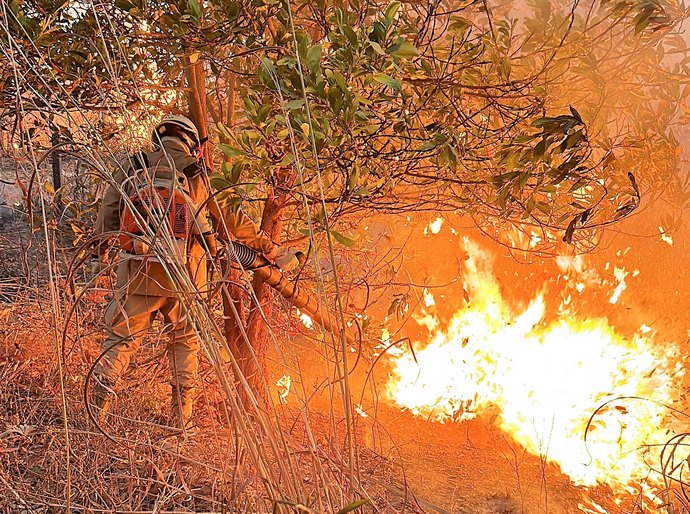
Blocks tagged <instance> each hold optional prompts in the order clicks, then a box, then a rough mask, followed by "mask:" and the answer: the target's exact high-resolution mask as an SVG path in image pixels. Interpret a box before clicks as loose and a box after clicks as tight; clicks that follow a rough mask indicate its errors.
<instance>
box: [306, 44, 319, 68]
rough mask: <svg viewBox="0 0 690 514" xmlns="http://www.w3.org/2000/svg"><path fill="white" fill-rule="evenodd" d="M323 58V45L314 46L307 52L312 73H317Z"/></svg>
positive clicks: (308, 64) (308, 65)
mask: <svg viewBox="0 0 690 514" xmlns="http://www.w3.org/2000/svg"><path fill="white" fill-rule="evenodd" d="M320 60H321V45H314V46H312V47H311V48H310V49H309V51H308V52H307V67H308V68H309V71H311V72H312V73H316V71H317V70H318V69H319V61H320Z"/></svg>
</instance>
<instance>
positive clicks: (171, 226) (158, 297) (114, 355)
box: [93, 116, 298, 428]
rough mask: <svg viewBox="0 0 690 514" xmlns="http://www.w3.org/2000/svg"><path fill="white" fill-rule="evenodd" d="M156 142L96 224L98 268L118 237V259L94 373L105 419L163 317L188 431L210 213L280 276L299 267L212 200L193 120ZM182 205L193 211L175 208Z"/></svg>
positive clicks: (177, 401)
mask: <svg viewBox="0 0 690 514" xmlns="http://www.w3.org/2000/svg"><path fill="white" fill-rule="evenodd" d="M153 142H154V144H155V145H156V149H155V150H154V151H153V152H151V153H149V154H146V156H145V158H144V157H141V158H140V159H137V161H138V162H139V163H140V164H141V165H140V166H137V167H136V168H139V169H133V168H134V167H131V168H130V169H129V170H127V171H121V172H119V173H118V174H117V175H116V176H115V177H114V184H111V186H110V187H109V188H108V190H107V191H106V193H105V196H104V198H103V202H102V205H101V210H100V211H99V214H98V218H97V220H96V224H95V226H94V240H98V241H99V242H98V243H97V244H96V250H97V255H95V256H94V261H95V264H96V265H98V266H99V267H100V266H102V263H103V262H105V260H106V259H105V257H106V256H107V253H108V244H107V241H106V239H107V237H108V236H109V235H115V234H118V236H119V237H118V239H119V242H120V247H121V248H120V259H121V261H120V263H119V265H118V269H117V291H116V293H115V297H114V299H113V301H112V302H111V303H110V305H109V306H108V308H107V309H106V313H105V321H106V334H107V337H106V340H105V342H104V351H103V353H102V355H101V357H100V360H99V362H98V363H97V365H96V366H95V370H94V378H95V380H96V384H95V385H94V389H93V400H94V404H95V405H96V407H98V408H99V409H100V413H99V418H100V419H101V420H104V419H105V416H106V414H107V412H108V409H109V405H110V402H111V398H112V394H111V391H112V389H111V388H112V387H114V386H115V384H116V381H117V379H118V377H119V376H120V375H121V373H122V372H123V371H124V370H125V369H126V368H127V366H128V365H129V361H130V359H131V356H132V355H133V354H134V353H135V352H136V350H137V349H138V347H139V344H140V342H141V340H142V338H143V337H144V336H145V335H146V333H147V331H148V330H149V329H150V328H151V325H152V323H153V321H154V319H155V317H156V315H157V314H159V313H160V314H161V315H162V316H163V320H164V321H165V331H166V332H167V333H168V334H169V335H170V341H169V343H168V346H167V350H168V357H169V360H170V369H171V385H172V393H173V394H172V412H173V415H174V417H175V423H176V424H177V425H178V426H181V427H183V428H186V427H188V426H189V424H190V422H191V416H192V397H193V393H194V386H195V382H196V375H197V352H198V348H199V345H198V338H197V334H196V332H195V330H194V324H193V323H192V322H191V320H190V319H189V316H188V309H187V307H188V306H189V305H190V303H189V302H192V301H200V300H203V299H204V293H205V292H206V289H207V288H208V277H207V273H206V257H207V256H211V257H213V256H214V255H215V247H216V242H215V235H214V233H213V231H211V226H210V224H209V222H208V220H207V219H206V215H207V213H209V214H210V215H211V216H213V218H214V222H215V225H216V227H217V228H218V229H219V231H220V234H221V236H222V237H223V238H224V240H229V238H230V237H233V238H236V239H238V240H239V241H241V242H243V243H244V244H246V245H248V246H249V247H251V248H253V249H254V250H256V251H258V252H261V253H262V254H263V255H264V256H265V257H267V258H268V259H270V260H271V261H272V262H273V263H275V264H276V265H277V266H278V267H280V268H281V269H283V270H289V269H292V268H293V267H295V266H296V265H297V264H298V260H297V257H296V256H295V254H294V253H293V252H292V251H290V250H289V249H287V248H284V247H281V246H279V245H276V244H275V243H274V242H273V241H271V239H270V238H269V237H267V236H266V234H265V233H263V232H262V231H261V230H260V229H259V227H258V226H257V225H256V224H255V223H254V222H253V221H252V220H251V219H249V218H248V217H247V216H245V215H244V213H243V212H242V211H241V210H236V209H232V208H227V206H222V205H219V203H217V202H215V201H210V199H209V190H208V189H207V184H206V183H205V182H204V175H203V173H204V166H203V163H199V162H198V161H197V159H196V157H195V153H196V152H197V150H198V147H199V144H200V141H199V134H198V131H197V129H196V127H195V126H194V124H193V123H192V122H191V121H190V120H189V119H188V118H186V117H184V116H166V117H165V118H163V120H162V121H161V122H160V123H159V124H158V125H157V126H156V128H155V129H154V133H153ZM144 197H145V198H144ZM175 201H177V203H178V204H180V206H181V207H184V206H183V205H182V204H188V207H189V209H184V208H181V209H177V208H176V207H175V208H173V207H172V204H173V203H175ZM207 207H208V208H207ZM128 210H129V211H128ZM128 212H129V213H128ZM178 214H179V218H178V217H177V216H178ZM149 215H150V216H149ZM123 222H125V223H123ZM178 222H179V226H177V225H178ZM123 225H124V226H123ZM137 247H138V248H137ZM99 269H100V268H99Z"/></svg>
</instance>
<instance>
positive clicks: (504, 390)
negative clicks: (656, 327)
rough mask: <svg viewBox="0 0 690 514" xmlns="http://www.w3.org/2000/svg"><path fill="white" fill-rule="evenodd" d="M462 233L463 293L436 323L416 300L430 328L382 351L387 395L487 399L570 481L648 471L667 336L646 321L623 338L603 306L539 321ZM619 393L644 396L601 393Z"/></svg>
mask: <svg viewBox="0 0 690 514" xmlns="http://www.w3.org/2000/svg"><path fill="white" fill-rule="evenodd" d="M465 244H466V247H467V250H468V253H469V254H470V256H471V257H470V259H469V260H468V261H466V289H467V290H468V292H469V296H470V298H471V302H470V303H469V304H468V305H467V306H465V307H464V308H462V309H460V310H459V311H457V312H456V313H455V315H454V316H453V317H452V319H451V320H450V322H449V323H448V325H447V327H446V328H445V329H444V330H439V329H437V328H435V327H437V326H439V325H438V323H436V322H432V321H430V319H429V317H432V318H433V315H431V313H429V312H428V309H427V312H426V313H425V314H426V319H420V320H419V321H420V323H422V324H424V325H425V326H427V327H429V328H430V332H431V333H432V335H431V340H430V341H429V342H428V344H426V346H424V347H422V348H421V349H417V350H416V351H415V352H414V353H412V352H411V351H409V350H404V349H400V350H398V352H397V354H395V355H393V356H392V359H391V363H392V374H391V377H390V380H389V383H388V385H387V390H388V394H389V396H390V398H391V399H392V400H394V401H395V402H396V403H397V404H398V405H400V406H402V407H405V408H406V409H409V410H410V411H411V412H413V413H414V414H417V415H421V416H425V417H429V418H431V419H433V420H436V421H444V420H465V419H469V418H472V417H475V416H477V415H479V414H482V413H485V412H487V411H488V409H489V408H491V409H493V410H496V409H497V410H498V413H499V414H498V417H497V419H496V422H497V423H498V424H499V425H500V427H501V428H502V429H503V430H505V431H506V432H508V433H510V434H511V435H512V437H513V438H514V439H515V440H516V441H517V442H519V443H520V444H521V445H522V446H524V447H525V448H526V449H527V450H528V451H530V452H532V453H534V454H536V455H539V456H542V457H544V458H546V459H548V460H550V461H552V462H555V463H557V464H558V465H559V466H560V468H561V469H562V471H563V472H564V473H566V474H567V475H569V476H570V477H571V478H572V480H573V482H575V483H576V484H578V485H587V486H593V485H596V484H597V483H602V484H608V485H610V486H611V487H612V488H613V489H614V490H617V491H620V492H622V491H625V490H628V491H630V490H631V489H630V487H631V486H632V485H633V484H635V485H639V484H641V483H645V484H649V483H650V481H652V482H656V483H659V482H660V478H661V477H660V476H659V475H658V474H657V475H656V476H655V475H654V473H651V474H650V463H651V464H652V465H656V467H657V468H658V464H657V463H658V458H657V457H658V454H659V449H660V446H651V447H650V446H647V445H662V444H663V443H665V442H666V441H667V440H668V439H669V435H668V431H667V429H668V423H669V420H668V419H667V416H668V414H669V411H668V409H667V408H665V407H664V406H663V405H662V404H669V403H673V401H674V400H675V399H677V398H678V397H679V395H680V393H681V391H682V388H681V385H680V383H681V380H682V374H683V369H682V366H681V362H680V360H679V358H678V349H677V347H676V346H675V345H671V344H666V345H660V344H656V343H655V342H654V341H653V339H652V337H651V336H652V334H650V333H648V332H649V330H648V327H644V329H643V330H642V331H640V333H638V334H637V335H635V336H634V337H632V338H631V339H626V338H624V337H622V336H621V335H619V334H618V333H617V332H616V331H615V330H614V329H613V328H612V327H611V326H610V325H609V324H608V322H607V321H606V319H603V318H602V319H578V318H577V317H576V316H574V315H563V314H561V316H560V317H559V319H558V320H557V321H555V322H553V323H546V322H545V321H544V314H545V301H544V299H543V296H542V295H538V296H536V297H535V298H534V299H533V300H532V302H531V303H530V304H529V306H528V307H527V308H525V309H523V310H522V312H515V311H514V309H513V308H511V307H510V306H509V305H508V304H507V303H506V301H505V300H504V299H503V297H502V296H501V292H500V290H499V286H498V284H497V282H496V280H495V278H494V277H493V275H492V273H491V259H490V258H489V256H488V255H487V254H486V253H484V252H482V251H481V250H480V249H479V248H478V247H477V246H476V245H474V244H473V243H471V242H470V241H468V240H465ZM428 305H430V303H427V306H428ZM432 307H433V304H432ZM620 397H639V398H644V399H646V400H641V399H640V400H633V399H630V398H629V399H628V400H622V399H621V400H618V401H611V400H614V399H616V398H620ZM648 400H652V401H648ZM609 401H611V403H610V404H607V405H606V407H604V408H602V409H600V411H598V412H597V413H596V415H595V416H593V417H592V414H593V413H594V411H595V410H596V409H597V407H599V406H602V405H604V404H606V402H609ZM656 402H658V403H656ZM590 418H591V423H590ZM588 426H589V428H588ZM587 428H588V429H587ZM586 432H587V435H586V441H585V433H586ZM642 448H647V451H646V452H645V451H642V450H641V449H642ZM655 458H657V460H656V462H654V459H655Z"/></svg>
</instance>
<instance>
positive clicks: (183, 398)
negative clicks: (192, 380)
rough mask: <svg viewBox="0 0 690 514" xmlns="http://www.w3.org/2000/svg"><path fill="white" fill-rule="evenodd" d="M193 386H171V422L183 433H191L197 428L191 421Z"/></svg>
mask: <svg viewBox="0 0 690 514" xmlns="http://www.w3.org/2000/svg"><path fill="white" fill-rule="evenodd" d="M193 403H194V386H178V385H174V384H173V386H172V399H171V410H172V418H173V424H174V426H175V427H177V428H179V429H181V430H182V432H183V433H184V434H185V435H192V434H194V433H196V432H197V431H198V430H199V429H198V428H197V427H196V426H195V425H194V423H193V421H192V407H193Z"/></svg>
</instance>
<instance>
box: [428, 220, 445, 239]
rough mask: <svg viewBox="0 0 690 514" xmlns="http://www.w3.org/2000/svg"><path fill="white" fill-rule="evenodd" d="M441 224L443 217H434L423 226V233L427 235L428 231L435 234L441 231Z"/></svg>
mask: <svg viewBox="0 0 690 514" xmlns="http://www.w3.org/2000/svg"><path fill="white" fill-rule="evenodd" d="M442 226H443V218H436V219H435V220H433V221H430V222H429V224H428V225H427V226H426V227H424V235H425V236H426V235H428V234H429V232H431V233H432V234H434V235H436V234H438V233H439V232H441V227H442Z"/></svg>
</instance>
